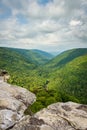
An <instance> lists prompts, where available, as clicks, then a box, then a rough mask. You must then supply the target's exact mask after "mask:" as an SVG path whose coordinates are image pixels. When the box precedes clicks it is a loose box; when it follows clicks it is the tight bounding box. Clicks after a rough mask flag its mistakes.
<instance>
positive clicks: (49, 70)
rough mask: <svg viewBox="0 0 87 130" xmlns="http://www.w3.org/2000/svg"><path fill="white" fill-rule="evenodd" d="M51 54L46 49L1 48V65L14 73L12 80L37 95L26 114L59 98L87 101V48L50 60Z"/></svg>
mask: <svg viewBox="0 0 87 130" xmlns="http://www.w3.org/2000/svg"><path fill="white" fill-rule="evenodd" d="M46 56H47V57H48V58H46ZM50 58H51V57H50V55H49V54H47V53H45V52H42V51H37V50H30V51H28V50H21V49H12V48H11V49H9V48H0V68H1V69H5V70H7V71H8V72H9V73H10V75H11V77H10V79H9V80H8V82H9V83H11V84H16V85H19V86H21V87H25V88H26V89H28V90H30V91H31V92H33V93H35V94H36V96H37V100H36V102H35V103H34V104H33V105H32V106H31V107H29V108H28V109H27V110H26V112H25V114H28V113H29V114H30V113H31V110H32V112H37V111H39V110H40V109H42V108H44V107H47V106H48V105H50V104H51V103H55V102H66V101H73V102H79V103H84V104H87V49H86V48H85V49H84V48H83V49H73V50H69V51H66V52H64V53H62V54H60V55H58V56H56V57H55V58H53V59H52V60H50V61H49V62H48V63H46V62H47V61H48V60H49V59H50ZM45 63H46V64H45ZM44 64H45V65H44Z"/></svg>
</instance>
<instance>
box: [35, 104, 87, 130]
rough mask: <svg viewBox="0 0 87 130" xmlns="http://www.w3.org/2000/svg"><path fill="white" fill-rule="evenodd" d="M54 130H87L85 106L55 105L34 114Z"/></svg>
mask: <svg viewBox="0 0 87 130" xmlns="http://www.w3.org/2000/svg"><path fill="white" fill-rule="evenodd" d="M35 117H36V118H38V119H42V120H43V121H44V122H45V123H47V124H48V125H50V126H51V127H52V128H53V129H54V130H87V105H81V104H77V103H73V102H67V103H55V104H52V105H50V106H48V107H47V108H46V109H43V110H41V111H40V112H38V113H36V114H35Z"/></svg>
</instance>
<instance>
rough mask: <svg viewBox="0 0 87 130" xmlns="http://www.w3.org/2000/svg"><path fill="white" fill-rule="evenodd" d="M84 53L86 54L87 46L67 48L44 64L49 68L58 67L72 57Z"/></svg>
mask: <svg viewBox="0 0 87 130" xmlns="http://www.w3.org/2000/svg"><path fill="white" fill-rule="evenodd" d="M85 54H87V48H77V49H71V50H67V51H65V52H62V53H61V54H59V55H57V56H56V57H54V58H53V59H52V60H50V61H49V62H48V63H47V64H46V67H48V68H51V69H52V68H53V69H54V68H59V67H62V66H64V65H65V64H67V63H68V62H70V61H72V60H73V59H75V58H77V57H79V56H82V55H85Z"/></svg>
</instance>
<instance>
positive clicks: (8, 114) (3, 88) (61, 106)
mask: <svg viewBox="0 0 87 130" xmlns="http://www.w3.org/2000/svg"><path fill="white" fill-rule="evenodd" d="M35 100H36V97H35V95H34V94H32V93H31V92H29V91H27V90H26V89H24V88H20V87H18V86H17V87H16V86H13V85H10V84H7V83H5V82H3V80H2V78H1V82H0V130H87V105H82V104H78V103H73V102H66V103H54V104H52V105H49V106H48V107H47V108H44V109H42V110H41V111H39V112H37V113H36V114H34V115H33V116H30V115H27V116H25V115H24V111H25V109H26V108H27V106H28V105H29V104H32V103H33V102H34V101H35Z"/></svg>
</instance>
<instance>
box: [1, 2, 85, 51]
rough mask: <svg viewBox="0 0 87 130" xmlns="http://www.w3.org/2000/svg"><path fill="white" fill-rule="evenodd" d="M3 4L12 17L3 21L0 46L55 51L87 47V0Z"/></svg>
mask: <svg viewBox="0 0 87 130" xmlns="http://www.w3.org/2000/svg"><path fill="white" fill-rule="evenodd" d="M1 1H2V3H3V5H5V8H6V7H7V9H8V8H9V9H10V10H11V15H10V16H9V17H7V18H6V19H1V20H0V45H2V44H3V46H5V45H6V46H11V47H13V46H14V47H22V48H39V49H45V50H52V49H54V51H55V50H56V49H57V48H59V49H60V50H64V49H65V48H67V49H68V48H70V47H80V46H81V47H82V45H83V46H84V47H87V44H86V42H87V36H86V34H87V24H86V21H87V9H86V7H87V2H86V0H71V1H70V0H53V2H52V1H51V2H48V3H47V4H45V5H42V4H39V3H38V2H37V0H32V1H31V0H23V1H21V0H11V1H10V0H1ZM3 10H4V7H3ZM20 16H21V17H20ZM23 19H25V20H26V21H27V22H24V21H23Z"/></svg>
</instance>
